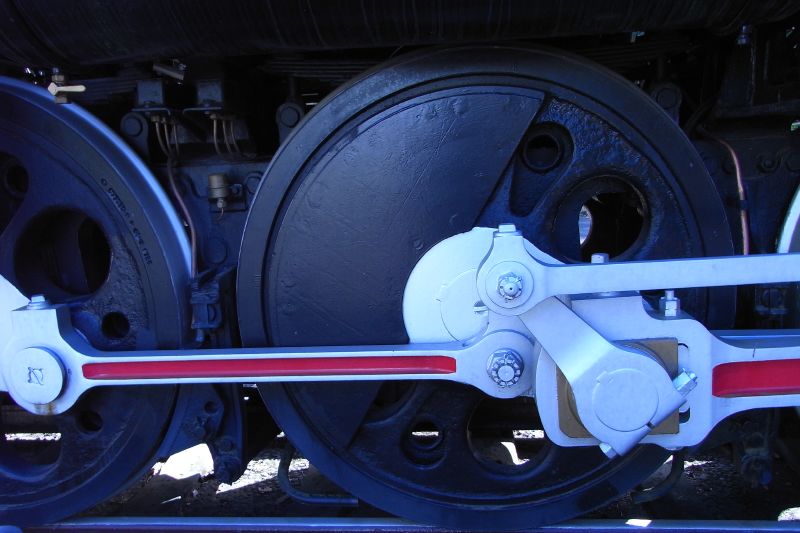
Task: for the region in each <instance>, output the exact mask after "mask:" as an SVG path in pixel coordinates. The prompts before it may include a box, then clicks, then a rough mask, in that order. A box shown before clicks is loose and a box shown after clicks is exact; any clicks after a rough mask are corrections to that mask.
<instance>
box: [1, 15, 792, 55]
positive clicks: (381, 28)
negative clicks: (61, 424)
mask: <svg viewBox="0 0 800 533" xmlns="http://www.w3.org/2000/svg"><path fill="white" fill-rule="evenodd" d="M797 10H798V6H797V4H796V3H795V2H792V1H791V0H761V1H757V0H724V1H716V2H696V1H694V0H649V1H636V0H626V1H623V2H584V1H581V0H554V1H547V2H527V1H524V0H518V1H513V2H506V3H504V4H502V5H497V4H496V3H495V2H492V1H491V0H480V1H473V2H468V3H464V2H461V1H459V0H447V1H443V2H434V3H430V2H422V3H408V2H406V1H403V0H392V1H388V2H387V1H384V0H371V1H366V2H363V1H362V2H357V1H345V2H328V1H325V0H314V1H311V2H309V1H304V0H293V1H281V0H246V1H238V2H236V4H235V6H234V5H228V4H221V3H219V2H216V1H215V0H202V1H193V2H167V3H159V2H148V1H145V0H136V1H131V2H125V3H124V4H119V3H117V2H89V3H87V2H82V1H80V0H72V1H62V2H58V3H56V4H53V3H52V2H48V1H47V0H25V1H20V0H3V1H2V2H0V56H4V57H5V58H6V59H8V60H11V61H15V62H17V63H19V64H21V65H25V66H32V67H38V66H47V67H52V66H59V67H62V68H64V67H66V66H69V65H71V64H83V65H89V64H102V63H114V62H124V61H128V62H132V61H141V60H145V61H149V60H152V59H153V58H156V57H158V58H183V59H185V58H187V57H192V56H204V57H224V56H236V55H246V54H253V53H264V52H270V51H283V52H285V51H306V50H334V49H348V48H350V49H352V48H368V47H378V46H385V47H396V46H402V45H412V46H415V45H423V44H437V43H457V42H461V43H464V42H476V41H498V40H502V39H506V40H508V39H524V38H541V37H553V36H567V35H581V36H582V35H590V34H609V33H622V32H631V31H652V30H671V29H699V28H712V29H713V30H714V31H715V32H717V33H732V32H736V31H738V29H739V27H740V26H741V25H742V24H758V23H762V22H767V21H771V20H780V19H782V18H785V17H787V16H789V15H790V14H792V13H795V12H797Z"/></svg>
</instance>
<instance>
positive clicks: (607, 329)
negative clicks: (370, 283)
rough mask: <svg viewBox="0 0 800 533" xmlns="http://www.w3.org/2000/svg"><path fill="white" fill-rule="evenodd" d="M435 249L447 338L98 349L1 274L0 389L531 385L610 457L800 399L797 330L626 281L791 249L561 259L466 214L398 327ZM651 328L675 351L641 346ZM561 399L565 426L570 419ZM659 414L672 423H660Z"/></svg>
mask: <svg viewBox="0 0 800 533" xmlns="http://www.w3.org/2000/svg"><path fill="white" fill-rule="evenodd" d="M452 258H456V259H452ZM444 260H448V261H451V263H452V262H453V261H455V262H456V263H457V264H456V265H455V266H454V265H453V264H449V265H448V268H447V269H446V270H447V271H448V272H451V273H453V275H454V276H455V277H457V278H458V279H459V280H462V282H463V280H464V279H465V278H466V279H467V280H468V281H469V280H473V281H469V283H468V286H469V287H471V289H470V291H471V290H474V292H475V293H476V294H477V295H478V297H479V299H480V305H470V306H466V305H463V306H461V307H462V308H463V309H460V310H456V312H451V311H448V314H447V320H448V324H446V326H447V327H448V328H450V330H453V331H459V332H462V333H460V334H459V335H458V336H457V338H454V340H453V342H431V343H425V342H418V343H413V344H409V345H402V346H355V347H327V348H326V347H309V348H246V349H227V350H162V351H147V352H113V353H105V352H101V351H98V350H96V349H94V348H92V347H91V346H89V345H88V344H87V343H86V342H85V341H84V340H83V338H82V337H81V336H80V335H79V334H77V333H76V331H75V330H74V329H73V328H72V325H71V323H70V320H69V313H68V310H67V308H66V307H64V306H60V305H50V304H49V303H48V302H46V300H44V299H43V298H41V297H37V298H35V299H32V300H31V301H30V302H27V300H26V299H24V297H22V295H20V294H19V293H18V292H16V290H15V289H14V288H13V287H12V286H11V285H10V284H9V283H8V282H7V281H6V280H4V279H0V291H1V294H2V296H3V299H2V301H3V305H4V306H5V307H6V311H7V312H5V313H4V315H5V316H4V320H3V321H2V322H0V335H2V336H0V341H2V340H3V339H4V338H5V340H6V341H7V342H6V343H5V347H4V349H3V351H2V353H1V355H0V390H6V391H8V392H9V393H10V395H11V396H12V398H13V399H14V400H15V401H16V402H17V403H18V404H19V405H20V406H22V407H23V408H25V409H27V410H29V411H30V412H32V413H37V414H56V413H61V412H64V411H65V410H67V409H69V408H70V407H71V406H72V405H73V404H74V403H75V401H77V399H78V398H79V397H80V396H81V395H82V394H83V393H84V392H85V391H86V390H88V389H90V388H92V387H96V386H131V385H145V384H148V385H149V384H180V383H219V382H243V383H261V382H289V381H350V380H392V379H394V380H412V379H413V380H422V379H424V380H428V379H442V380H450V381H456V382H460V383H466V384H470V385H473V386H475V387H477V388H479V389H481V390H482V391H484V392H486V393H487V394H489V395H491V396H495V397H498V398H510V397H515V396H522V395H527V396H534V397H536V403H537V408H538V410H539V414H540V417H541V420H542V422H543V425H544V429H545V431H546V433H547V435H548V437H549V438H550V439H551V440H552V441H553V442H555V443H556V444H559V445H562V446H591V445H599V446H600V448H601V449H602V450H603V451H604V453H606V454H607V455H608V456H612V457H613V456H615V455H621V454H625V453H627V452H628V451H629V450H630V449H631V448H632V447H634V446H635V445H636V444H637V443H640V442H646V443H654V444H658V445H660V446H663V447H665V448H670V449H673V448H680V447H683V446H690V445H693V444H697V443H698V442H700V441H701V440H702V439H703V438H704V437H705V436H706V435H707V434H708V433H709V432H710V431H711V429H712V428H713V427H714V425H716V424H717V423H718V422H719V421H720V420H722V419H723V418H725V417H727V416H729V415H731V414H733V413H736V412H739V411H743V410H747V409H754V408H763V407H784V406H797V405H800V358H798V354H800V350H799V349H798V348H800V331H796V332H785V331H783V332H779V333H776V332H770V331H768V332H753V331H748V332H725V333H716V334H715V333H713V332H709V331H708V330H707V329H705V327H704V326H703V325H702V324H700V323H699V322H697V321H696V320H693V319H692V318H691V317H689V316H688V315H686V314H685V313H683V312H681V311H680V310H679V307H678V305H677V302H676V301H675V298H674V297H671V302H672V304H673V305H671V306H670V307H669V309H670V312H669V313H663V312H661V311H659V310H655V309H652V308H651V307H650V306H649V305H648V304H647V302H646V301H645V300H643V299H642V297H641V296H640V295H639V294H638V292H637V291H639V290H645V289H648V290H652V289H675V288H684V287H710V286H722V285H740V284H755V283H773V282H789V281H797V280H798V277H800V276H798V275H797V274H795V273H797V272H800V254H782V255H759V256H746V257H726V258H702V259H681V260H665V261H645V262H626V263H614V262H598V263H593V264H580V265H565V264H561V263H559V262H558V261H556V260H555V259H553V258H552V257H550V256H548V255H547V254H545V253H543V252H542V251H541V250H538V249H537V248H536V247H535V246H533V245H532V244H531V243H530V242H528V241H526V240H525V239H524V238H523V237H522V235H521V234H520V233H519V232H518V231H517V230H516V228H514V226H512V225H502V226H500V228H498V229H497V230H495V229H491V228H475V229H473V230H472V231H470V232H468V233H465V234H461V235H457V236H455V237H451V238H449V239H446V240H445V241H443V242H441V243H439V244H438V245H437V246H435V247H434V248H433V249H432V250H431V251H429V252H428V253H427V254H426V256H425V257H423V258H422V260H421V261H420V262H419V264H418V265H417V268H415V270H414V273H412V275H411V278H410V280H409V282H408V285H407V287H406V296H405V298H404V312H405V318H406V326H407V328H408V329H409V330H411V329H418V328H417V326H415V325H414V321H418V322H419V321H429V320H428V319H429V318H430V317H431V316H434V315H436V314H437V313H443V311H441V309H443V306H444V305H445V304H446V302H444V299H445V296H442V294H445V295H446V293H447V291H444V290H443V289H444V288H445V286H446V285H447V281H448V280H439V279H438V278H437V275H438V274H437V272H440V271H442V269H441V268H438V266H440V265H438V263H441V261H444ZM448 275H449V274H448ZM437 285H438V286H437ZM421 286H424V287H427V288H426V289H425V290H418V289H416V288H415V287H421ZM429 288H434V289H436V290H428V289H429ZM439 289H442V290H439ZM470 291H467V292H470ZM450 292H451V293H452V292H453V291H450ZM462 292H463V291H462ZM453 298H455V300H454V301H459V302H460V301H462V300H463V301H471V302H475V300H474V299H472V298H471V295H470V294H467V295H466V296H465V295H464V294H457V295H455V296H453ZM23 304H24V305H23ZM20 306H21V307H20ZM14 307H20V308H19V309H16V310H13V311H12V310H11V309H13V308H14ZM463 332H467V333H463ZM423 337H424V335H423ZM435 337H436V335H433V336H432V338H435ZM412 338H419V335H414V336H412ZM656 341H658V343H660V345H661V346H668V347H672V348H670V349H669V350H667V351H670V350H671V351H672V352H674V353H672V356H671V357H667V358H665V357H664V354H663V353H662V354H659V353H656V351H654V350H653V349H651V348H648V346H650V347H652V346H653V345H654V343H655V342H656ZM662 351H663V350H662ZM667 355H669V354H667ZM673 356H674V357H673ZM670 358H671V359H672V360H673V364H672V365H670V364H668V362H667V360H666V359H670ZM670 366H673V367H674V368H670ZM559 376H563V379H564V380H565V381H566V385H564V386H566V387H568V388H567V389H566V391H565V389H564V388H563V387H564V386H562V385H561V384H559V380H560V379H562V378H561V377H559ZM570 398H574V408H573V407H572V404H571V403H570ZM568 404H569V405H568ZM570 410H572V411H574V418H576V421H577V426H579V430H578V431H575V430H571V429H570V428H569V427H568V426H569V414H568V412H569V411H570ZM678 412H680V413H682V414H683V416H678ZM565 413H567V414H565ZM669 420H672V421H673V422H674V424H673V426H674V427H673V428H672V429H667V430H663V429H658V428H659V427H660V426H662V425H664V424H666V423H667V422H668V421H669ZM573 429H574V428H573ZM654 430H655V431H654Z"/></svg>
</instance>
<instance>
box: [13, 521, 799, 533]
mask: <svg viewBox="0 0 800 533" xmlns="http://www.w3.org/2000/svg"><path fill="white" fill-rule="evenodd" d="M0 531H2V532H3V533H6V532H5V530H3V529H2V528H0ZM10 531H13V529H11V530H10ZM26 531H30V532H42V533H44V532H48V531H92V532H97V533H99V532H106V531H107V532H117V531H198V532H201V531H275V532H286V533H288V532H295V531H297V532H300V531H314V532H319V533H322V532H326V531H331V532H334V531H335V532H343V533H344V532H365V531H385V532H397V533H414V532H426V533H433V532H439V531H453V530H446V529H440V528H436V527H432V526H425V525H421V524H415V523H412V522H407V521H405V520H400V519H397V518H336V517H322V518H299V517H268V518H250V517H239V518H230V517H184V518H171V517H169V518H165V517H108V518H82V519H76V520H68V521H64V522H61V523H58V524H53V525H50V526H43V527H37V528H31V529H26ZM522 531H524V532H528V533H539V532H541V533H574V532H577V531H580V532H584V533H634V532H635V533H645V532H647V533H673V532H675V533H689V532H691V533H723V532H736V533H746V532H754V533H756V532H757V533H770V532H780V533H789V532H796V531H800V522H794V521H791V522H790V521H786V522H776V521H766V520H644V519H629V520H607V519H606V520H570V521H567V522H564V523H562V524H558V525H553V526H546V527H540V528H534V529H526V530H522Z"/></svg>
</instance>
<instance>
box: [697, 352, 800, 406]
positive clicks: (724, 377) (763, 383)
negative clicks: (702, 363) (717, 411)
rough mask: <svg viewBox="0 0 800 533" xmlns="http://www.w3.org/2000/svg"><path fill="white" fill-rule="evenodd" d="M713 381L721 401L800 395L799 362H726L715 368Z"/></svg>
mask: <svg viewBox="0 0 800 533" xmlns="http://www.w3.org/2000/svg"><path fill="white" fill-rule="evenodd" d="M712 380H713V381H712V383H713V385H712V387H711V391H712V394H713V395H714V396H717V397H720V398H732V397H736V396H769V395H771V394H800V359H784V360H772V361H746V362H741V363H724V364H721V365H717V366H715V367H714V372H713V378H712Z"/></svg>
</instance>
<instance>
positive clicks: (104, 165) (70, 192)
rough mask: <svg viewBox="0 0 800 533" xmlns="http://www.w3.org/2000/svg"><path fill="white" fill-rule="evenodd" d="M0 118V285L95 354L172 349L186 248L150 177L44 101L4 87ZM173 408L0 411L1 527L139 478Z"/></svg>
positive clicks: (100, 133)
mask: <svg viewBox="0 0 800 533" xmlns="http://www.w3.org/2000/svg"><path fill="white" fill-rule="evenodd" d="M0 104H1V105H2V107H3V109H4V110H6V112H4V116H3V117H2V119H0V273H2V275H3V276H4V277H5V278H6V279H8V280H9V281H10V282H12V283H13V284H14V285H15V286H16V287H18V288H19V289H20V290H21V291H22V292H23V293H25V294H26V295H27V296H30V295H31V294H33V293H43V294H45V295H47V296H48V298H49V299H50V300H51V301H53V302H55V303H66V304H68V305H69V307H70V313H71V318H72V321H73V324H74V325H75V327H76V328H77V329H78V331H80V333H81V334H83V335H84V336H85V337H86V338H87V339H88V340H89V341H90V342H91V343H92V344H93V345H94V346H96V347H98V348H101V349H105V350H121V349H137V348H148V347H155V346H161V347H177V346H178V345H179V344H180V342H181V340H182V339H181V335H182V333H181V332H182V331H184V328H185V326H186V323H185V316H186V315H185V310H184V307H185V304H186V302H185V298H184V296H183V294H182V286H183V284H184V283H185V281H186V278H187V272H188V267H187V264H188V262H187V257H188V254H187V252H188V246H187V245H186V242H185V237H184V236H183V234H182V229H181V227H180V224H179V221H178V219H177V217H176V216H175V215H174V214H172V213H171V212H170V211H169V210H168V208H165V207H164V206H165V205H168V204H167V203H166V202H165V198H164V196H163V194H162V193H160V192H159V189H158V186H157V184H156V183H155V180H154V178H153V177H152V175H150V174H149V172H148V171H147V170H146V169H145V167H144V166H143V165H142V163H141V162H139V160H138V159H137V158H136V156H135V155H133V153H132V152H131V151H130V150H128V149H127V148H125V147H124V144H123V143H122V141H120V140H119V139H118V138H117V137H116V136H115V135H114V134H113V133H111V132H110V130H108V129H107V128H106V127H105V126H103V125H102V124H101V123H100V122H99V121H97V120H96V119H95V118H93V117H91V116H90V115H89V114H88V113H86V112H84V111H82V110H81V109H80V108H76V107H74V105H70V106H58V105H55V104H54V103H53V101H52V97H51V96H50V95H49V94H48V93H47V92H46V91H43V90H41V89H39V88H36V87H33V86H30V85H27V84H23V83H21V82H18V81H15V80H10V79H6V78H3V79H0ZM145 215H146V216H145ZM164 250H170V252H169V253H166V252H164ZM174 397H175V389H174V388H171V387H157V388H145V389H142V388H138V389H127V390H126V389H125V388H117V389H105V388H103V389H98V390H95V391H92V392H90V393H88V394H86V395H84V397H82V398H81V399H80V400H79V402H78V403H77V404H76V405H75V406H74V407H73V408H71V409H70V410H69V411H67V412H66V413H64V414H62V415H58V416H47V417H40V416H33V415H29V414H27V413H25V412H24V411H22V410H21V409H19V408H18V407H17V406H16V405H14V404H13V402H12V401H11V400H10V399H9V398H8V397H5V398H0V436H2V438H0V478H2V483H0V516H2V517H3V519H5V520H7V521H9V522H11V523H16V524H29V523H42V522H50V521H54V520H58V519H60V518H63V517H65V516H68V515H70V514H73V513H75V512H77V511H80V510H82V509H84V508H86V507H89V506H91V505H92V504H94V503H97V502H99V501H101V500H103V499H105V498H107V497H108V496H109V495H110V494H112V493H114V492H116V491H117V490H119V489H120V488H121V487H122V486H123V485H124V484H125V483H126V482H127V481H129V480H131V478H135V476H136V475H138V474H139V473H140V472H141V471H142V470H143V469H144V468H148V467H149V466H151V464H152V460H153V455H154V453H155V452H156V450H157V448H158V446H159V445H160V443H161V438H162V436H163V434H164V432H165V431H166V428H167V424H168V422H169V416H170V413H171V411H172V405H173V402H174ZM43 433H44V434H45V435H46V436H45V437H42V436H41V435H42V434H43Z"/></svg>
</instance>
